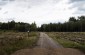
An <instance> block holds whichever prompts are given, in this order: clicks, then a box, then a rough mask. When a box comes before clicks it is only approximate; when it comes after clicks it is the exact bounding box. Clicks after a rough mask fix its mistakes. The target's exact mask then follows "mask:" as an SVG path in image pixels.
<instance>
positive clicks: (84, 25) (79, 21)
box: [38, 16, 85, 32]
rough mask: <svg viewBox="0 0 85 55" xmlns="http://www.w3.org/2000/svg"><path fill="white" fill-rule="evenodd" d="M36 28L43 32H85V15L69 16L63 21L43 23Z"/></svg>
mask: <svg viewBox="0 0 85 55" xmlns="http://www.w3.org/2000/svg"><path fill="white" fill-rule="evenodd" d="M38 30H39V31H43V32H85V16H79V17H78V18H75V17H70V18H69V20H68V21H67V22H64V23H60V22H59V23H50V24H43V25H41V27H40V28H39V29H38Z"/></svg>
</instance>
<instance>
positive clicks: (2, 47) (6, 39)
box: [0, 32, 39, 55]
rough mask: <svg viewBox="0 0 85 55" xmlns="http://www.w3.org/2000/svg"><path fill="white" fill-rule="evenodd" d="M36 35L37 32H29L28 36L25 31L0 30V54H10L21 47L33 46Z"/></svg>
mask: <svg viewBox="0 0 85 55" xmlns="http://www.w3.org/2000/svg"><path fill="white" fill-rule="evenodd" d="M38 36H39V33H38V32H30V34H29V36H28V33H26V32H0V55H10V54H11V53H13V52H15V51H17V50H20V49H23V48H33V47H34V46H35V45H36V42H37V39H38Z"/></svg>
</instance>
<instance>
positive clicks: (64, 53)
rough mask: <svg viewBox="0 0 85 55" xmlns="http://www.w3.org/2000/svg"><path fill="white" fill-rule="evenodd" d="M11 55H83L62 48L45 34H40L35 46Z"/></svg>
mask: <svg viewBox="0 0 85 55" xmlns="http://www.w3.org/2000/svg"><path fill="white" fill-rule="evenodd" d="M11 55H85V54H83V53H82V52H81V51H79V50H77V49H71V48H63V47H62V46H61V45H60V44H58V43H57V42H55V41H54V40H53V39H52V38H50V37H49V36H48V35H47V34H45V33H40V38H39V40H38V43H37V46H36V47H35V48H33V49H22V50H18V51H16V52H15V53H13V54H11Z"/></svg>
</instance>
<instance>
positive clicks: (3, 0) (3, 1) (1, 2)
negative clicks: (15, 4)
mask: <svg viewBox="0 0 85 55" xmlns="http://www.w3.org/2000/svg"><path fill="white" fill-rule="evenodd" d="M12 1H15V0H1V1H0V6H2V5H6V4H8V2H12Z"/></svg>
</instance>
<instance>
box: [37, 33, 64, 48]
mask: <svg viewBox="0 0 85 55" xmlns="http://www.w3.org/2000/svg"><path fill="white" fill-rule="evenodd" d="M37 45H38V47H39V48H47V49H50V48H63V46H61V45H60V44H59V43H58V42H55V41H54V40H53V39H52V38H50V37H49V36H48V35H47V34H45V33H42V32H41V33H40V38H39V40H38V43H37Z"/></svg>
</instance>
